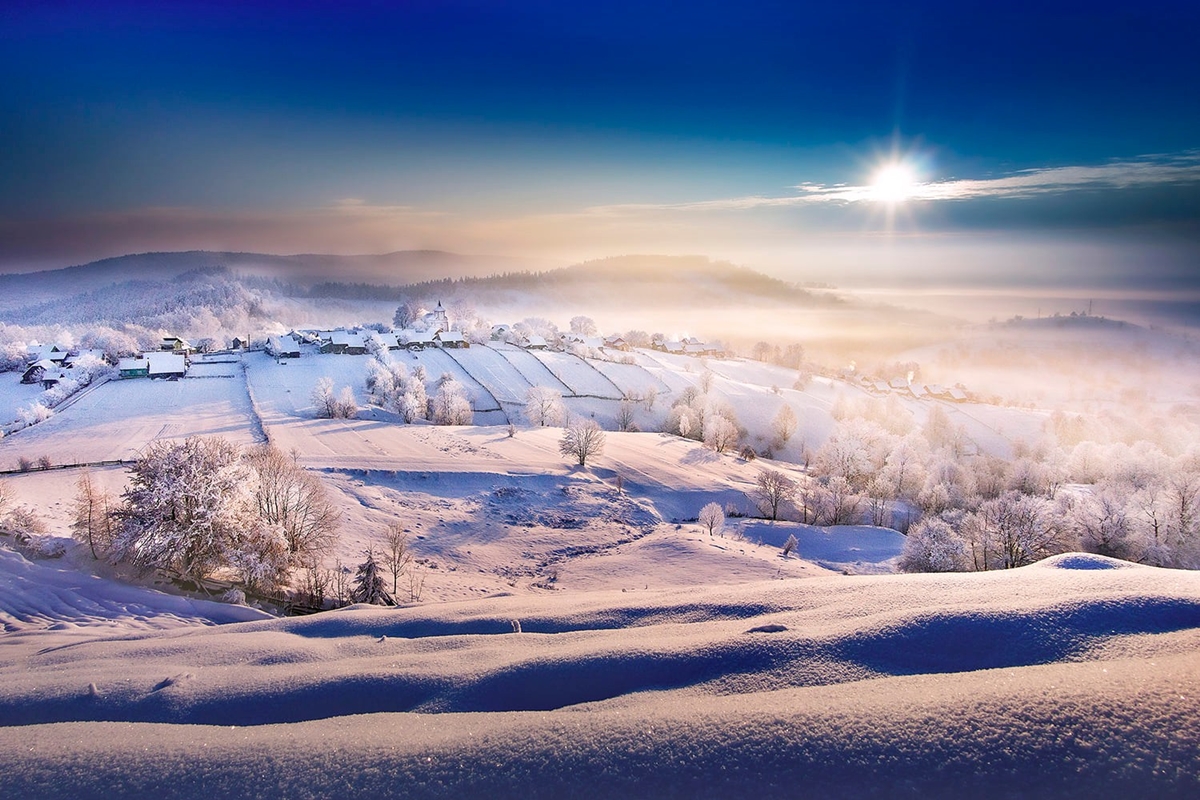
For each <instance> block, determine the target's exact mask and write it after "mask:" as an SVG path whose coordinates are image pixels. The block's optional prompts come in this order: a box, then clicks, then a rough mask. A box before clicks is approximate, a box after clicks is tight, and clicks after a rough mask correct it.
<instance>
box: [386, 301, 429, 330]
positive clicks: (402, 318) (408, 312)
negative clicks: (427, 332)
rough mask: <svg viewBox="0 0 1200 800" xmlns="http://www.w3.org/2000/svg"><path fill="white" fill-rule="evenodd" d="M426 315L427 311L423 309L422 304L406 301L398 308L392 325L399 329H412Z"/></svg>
mask: <svg viewBox="0 0 1200 800" xmlns="http://www.w3.org/2000/svg"><path fill="white" fill-rule="evenodd" d="M424 315H425V309H424V308H422V307H421V304H420V303H417V302H416V301H414V300H405V301H404V302H403V303H401V304H400V305H399V307H397V308H396V313H395V315H393V316H392V323H393V324H394V325H395V326H396V327H397V328H401V329H403V328H411V327H413V326H414V325H415V324H416V323H417V322H418V321H420V319H421V317H423V316H424Z"/></svg>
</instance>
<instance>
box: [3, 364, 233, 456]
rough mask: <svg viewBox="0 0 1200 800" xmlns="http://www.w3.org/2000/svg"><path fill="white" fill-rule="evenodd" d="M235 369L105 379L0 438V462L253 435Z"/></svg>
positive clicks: (128, 452)
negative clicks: (219, 373) (224, 373)
mask: <svg viewBox="0 0 1200 800" xmlns="http://www.w3.org/2000/svg"><path fill="white" fill-rule="evenodd" d="M251 414H252V412H251V407H250V399H249V397H248V396H247V394H246V384H245V382H244V381H243V379H242V377H241V375H240V374H237V375H233V376H230V377H223V378H216V377H214V378H183V379H180V380H148V379H145V378H142V379H134V380H114V381H109V382H107V383H105V384H103V385H101V386H97V387H95V388H94V389H93V388H88V389H85V390H83V392H82V393H81V396H80V397H79V398H78V399H77V400H76V401H75V402H73V403H71V404H70V405H69V406H68V407H66V408H64V409H62V410H60V411H57V412H56V413H55V414H54V415H53V416H52V417H50V418H49V419H48V420H46V421H45V422H41V423H38V424H37V425H34V426H32V427H30V428H27V429H25V430H22V431H18V432H17V433H14V434H10V435H9V436H6V437H4V438H3V439H0V469H5V470H8V469H15V468H16V467H17V461H18V459H19V458H21V457H26V458H29V459H31V460H34V461H36V460H37V459H40V458H41V457H42V456H46V457H48V458H49V459H50V461H51V462H52V463H53V464H84V463H93V462H97V461H109V460H118V459H130V458H133V457H135V456H136V454H137V452H138V450H140V449H141V448H142V447H144V446H145V445H147V444H149V443H150V442H153V441H157V440H160V439H184V438H186V437H188V436H224V437H225V438H227V439H231V440H233V441H236V442H241V443H248V442H251V441H254V440H255V433H254V427H253V420H252V416H251Z"/></svg>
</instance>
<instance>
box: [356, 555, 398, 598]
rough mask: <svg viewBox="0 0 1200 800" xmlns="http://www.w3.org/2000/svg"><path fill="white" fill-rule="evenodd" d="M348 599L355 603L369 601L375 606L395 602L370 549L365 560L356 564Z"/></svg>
mask: <svg viewBox="0 0 1200 800" xmlns="http://www.w3.org/2000/svg"><path fill="white" fill-rule="evenodd" d="M350 599H351V600H352V601H353V602H355V603H371V604H373V605H377V606H392V605H395V604H396V602H395V601H394V600H393V599H392V596H391V595H390V594H388V591H387V587H386V586H384V583H383V575H381V574H380V571H379V562H377V561H376V560H375V553H374V552H373V551H371V550H368V551H367V560H366V561H364V562H363V563H361V564H359V565H358V572H357V573H356V574H355V576H354V588H352V589H351V590H350Z"/></svg>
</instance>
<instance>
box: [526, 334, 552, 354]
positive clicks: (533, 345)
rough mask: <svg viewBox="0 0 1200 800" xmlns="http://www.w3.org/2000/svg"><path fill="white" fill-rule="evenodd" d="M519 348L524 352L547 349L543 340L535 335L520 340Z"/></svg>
mask: <svg viewBox="0 0 1200 800" xmlns="http://www.w3.org/2000/svg"><path fill="white" fill-rule="evenodd" d="M521 346H522V347H524V348H525V349H526V350H545V349H546V347H547V345H546V340H545V338H544V337H541V336H538V335H537V334H536V333H531V334H529V335H528V336H526V337H525V338H524V339H522V340H521Z"/></svg>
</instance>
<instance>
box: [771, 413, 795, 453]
mask: <svg viewBox="0 0 1200 800" xmlns="http://www.w3.org/2000/svg"><path fill="white" fill-rule="evenodd" d="M798 425H799V422H798V421H797V420H796V412H795V411H792V407H791V406H789V405H787V404H786V403H785V404H784V405H782V406H781V407H780V408H779V413H778V414H776V415H775V418H774V419H773V420H771V434H772V435H773V436H774V437H775V446H776V447H783V446H784V445H785V444H787V443H788V440H789V439H791V438H792V435H793V434H795V433H796V428H797V426H798Z"/></svg>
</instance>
